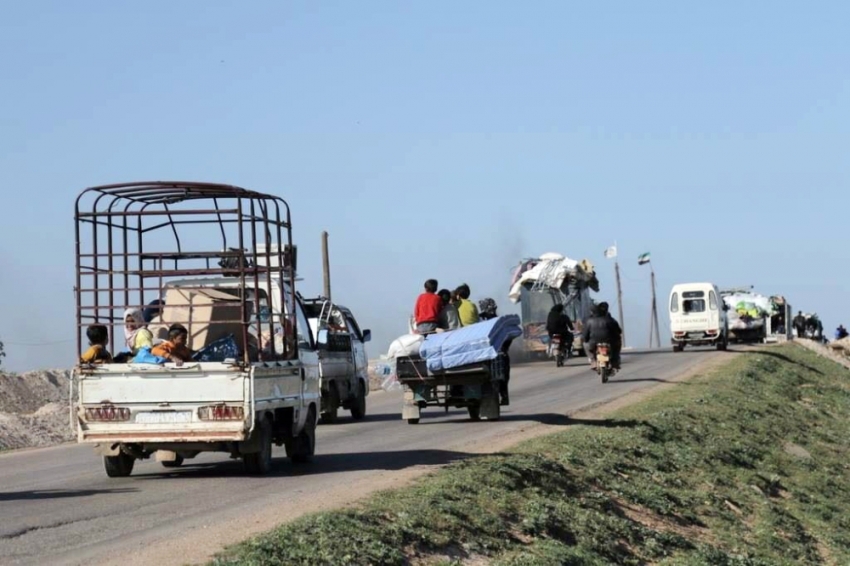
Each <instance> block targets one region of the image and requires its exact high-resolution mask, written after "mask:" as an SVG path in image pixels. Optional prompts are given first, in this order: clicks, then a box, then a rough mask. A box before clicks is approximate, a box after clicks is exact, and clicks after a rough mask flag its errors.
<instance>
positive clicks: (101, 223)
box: [74, 181, 298, 366]
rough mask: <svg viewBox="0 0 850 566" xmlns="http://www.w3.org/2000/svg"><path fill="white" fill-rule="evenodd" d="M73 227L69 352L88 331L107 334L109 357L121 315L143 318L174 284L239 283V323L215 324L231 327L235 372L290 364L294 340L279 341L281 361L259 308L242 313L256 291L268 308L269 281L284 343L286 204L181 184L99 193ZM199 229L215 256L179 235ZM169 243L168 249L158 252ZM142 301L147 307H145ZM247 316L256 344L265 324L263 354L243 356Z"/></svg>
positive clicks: (288, 301)
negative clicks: (237, 354)
mask: <svg viewBox="0 0 850 566" xmlns="http://www.w3.org/2000/svg"><path fill="white" fill-rule="evenodd" d="M201 201H206V202H207V203H210V202H211V203H212V207H209V206H207V207H206V208H203V207H201V206H200V204H199V203H200V202H201ZM193 203H198V204H193ZM74 221H75V242H76V284H75V287H74V291H75V296H76V324H77V351H79V352H82V351H83V345H84V342H83V337H84V335H85V331H86V327H87V326H88V325H89V324H104V325H105V326H107V328H108V331H109V339H110V343H111V345H112V346H113V347H116V346H117V344H119V343H120V342H116V337H117V336H120V334H119V333H118V332H117V330H120V329H121V328H122V327H123V325H124V320H123V315H122V312H123V310H124V309H128V308H138V309H141V310H142V311H144V310H145V309H148V308H151V307H152V305H155V302H156V300H159V299H161V294H162V292H163V291H164V289H165V286H166V284H167V283H169V282H172V281H176V280H179V279H180V278H196V277H219V278H229V279H230V278H236V279H238V280H239V281H240V282H241V286H240V289H241V290H240V292H239V293H238V297H235V298H238V303H239V307H240V308H239V311H240V316H239V320H219V321H217V322H220V323H229V324H239V325H240V327H241V334H242V335H241V337H240V338H241V343H242V345H243V348H242V350H243V351H242V359H241V360H236V363H238V364H240V365H243V366H247V365H248V364H250V363H252V362H254V361H259V362H265V361H274V360H280V359H293V358H295V357H297V355H298V341H297V340H294V339H292V340H287V339H285V340H284V341H283V347H282V351H281V352H278V351H277V350H276V344H275V340H274V327H275V322H276V321H275V316H274V314H273V313H269V314H270V316H267V317H265V320H264V319H263V317H262V316H259V315H260V313H259V308H257V309H256V310H257V312H256V313H251V312H249V305H250V304H251V302H250V301H249V300H248V298H247V295H248V292H249V291H253V293H254V295H253V298H254V301H256V306H257V307H259V302H260V297H261V291H264V292H265V293H266V296H267V300H268V304H269V305H271V303H272V296H271V293H272V290H273V286H272V278H273V277H274V278H278V279H279V281H280V282H281V284H280V285H279V291H280V294H281V296H280V302H279V304H280V305H282V306H283V305H285V307H286V308H285V309H281V310H282V312H281V313H280V317H281V319H282V320H279V322H280V323H281V324H282V325H283V328H284V333H285V334H286V333H287V332H288V333H291V334H292V335H294V333H295V332H296V331H295V329H296V327H297V326H296V324H297V323H296V314H295V313H296V300H297V299H296V295H295V293H294V292H290V293H289V297H288V298H287V297H286V293H285V290H284V288H285V285H284V282H287V281H288V282H294V281H295V277H296V275H295V270H296V262H297V248H296V247H295V246H293V245H292V221H291V215H290V209H289V204H288V203H287V202H286V201H285V200H283V199H282V198H280V197H277V196H274V195H269V194H264V193H259V192H255V191H251V190H247V189H244V188H241V187H236V186H232V185H225V184H217V183H204V182H191V181H190V182H184V181H153V182H134V183H121V184H112V185H102V186H96V187H91V188H88V189H85V190H84V191H83V192H81V193H80V195H79V196H78V197H77V199H76V203H75V215H74ZM205 225H206V226H207V227H209V226H212V229H211V230H208V232H212V233H213V234H215V235H216V236H215V237H216V238H220V245H219V246H217V247H218V250H219V251H213V249H214V248H213V249H211V246H210V245H209V243H208V242H209V241H210V240H208V239H203V240H202V244H201V245H198V244H193V243H189V240H190V238H186V237H185V236H186V234H184V233H182V232H183V231H182V230H181V228H183V227H186V226H195V227H201V226H205ZM234 227H235V228H234ZM229 232H230V234H229ZM234 233H235V234H234ZM165 234H167V235H168V237H167V238H164V237H163V236H164V235H165ZM229 236H230V237H229ZM206 238H209V234H207V235H206ZM169 239H170V240H171V244H170V245H171V248H170V249H169V248H168V245H166V244H165V242H168V240H169ZM160 240H162V241H163V243H160ZM193 245H197V246H198V247H199V248H206V249H200V250H198V249H195V248H193V247H192V246H193ZM160 249H167V250H168V251H158V250H160ZM213 262H215V263H213ZM151 297H155V300H154V302H151V301H150V299H151ZM166 307H167V305H166ZM160 308H162V306H160ZM287 311H288V312H287ZM253 314H257V315H258V316H257V320H256V327H257V335H258V336H262V334H263V328H264V327H265V325H266V324H267V325H268V327H267V328H268V331H269V334H268V336H269V346H270V349H269V350H268V351H266V352H264V351H263V350H264V348H262V347H258V348H257V353H256V356H254V355H253V354H252V353H250V352H249V348H248V344H249V327H250V326H251V325H252V324H254V322H252V321H251V316H252V315H253ZM171 322H172V323H180V324H186V323H187V322H189V321H185V322H184V321H181V320H174V321H171ZM121 342H123V340H122V341H121ZM252 358H256V359H252Z"/></svg>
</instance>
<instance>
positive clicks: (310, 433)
mask: <svg viewBox="0 0 850 566" xmlns="http://www.w3.org/2000/svg"><path fill="white" fill-rule="evenodd" d="M315 452H316V413H315V412H314V409H313V408H311V409H310V413H309V414H308V415H307V422H306V423H305V424H304V428H303V429H301V432H300V433H299V434H298V436H297V437H295V438H294V439H293V440H291V441H290V442H287V443H286V455H287V456H289V459H290V460H292V462H293V463H296V464H303V463H306V462H309V461H311V460H312V459H313V454H315Z"/></svg>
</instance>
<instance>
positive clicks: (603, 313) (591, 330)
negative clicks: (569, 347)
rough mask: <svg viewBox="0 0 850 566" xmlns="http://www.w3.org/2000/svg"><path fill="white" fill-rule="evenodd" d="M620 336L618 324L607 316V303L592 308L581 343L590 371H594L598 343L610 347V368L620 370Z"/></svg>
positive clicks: (621, 333) (621, 341)
mask: <svg viewBox="0 0 850 566" xmlns="http://www.w3.org/2000/svg"><path fill="white" fill-rule="evenodd" d="M622 335H623V331H622V329H621V328H620V324H619V323H618V322H617V321H616V320H615V319H614V318H613V317H612V316H611V315H610V314H608V303H606V302H602V303H599V304H598V305H596V306H595V307H593V310H592V311H591V316H590V318H589V319H588V320H587V324H585V326H584V330H583V331H582V342H583V343H584V351H585V353H587V358H588V359H589V360H590V369H593V370H595V369H596V345H597V344H599V343H606V344H608V345H610V346H611V366H612V367H613V368H614V369H619V368H620V349H621V347H622V344H623V339H622Z"/></svg>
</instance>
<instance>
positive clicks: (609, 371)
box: [596, 343, 617, 383]
mask: <svg viewBox="0 0 850 566" xmlns="http://www.w3.org/2000/svg"><path fill="white" fill-rule="evenodd" d="M610 352H611V346H610V345H609V344H605V343H599V344H597V345H596V373H598V374H599V377H601V378H602V383H608V378H609V377H611V376H612V375H614V374H615V373H617V370H616V369H615V368H614V367H613V366H612V365H611V354H610Z"/></svg>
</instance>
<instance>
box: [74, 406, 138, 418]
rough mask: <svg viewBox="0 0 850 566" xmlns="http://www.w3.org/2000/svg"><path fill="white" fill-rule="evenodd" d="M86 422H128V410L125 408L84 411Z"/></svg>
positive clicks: (99, 408)
mask: <svg viewBox="0 0 850 566" xmlns="http://www.w3.org/2000/svg"><path fill="white" fill-rule="evenodd" d="M85 415H86V420H87V421H109V422H114V421H129V420H130V409H127V408H126V407H111V406H107V407H93V408H88V409H86V410H85Z"/></svg>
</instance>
